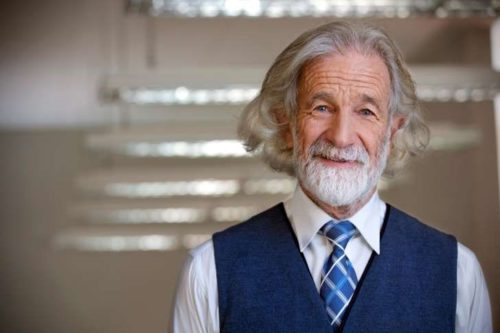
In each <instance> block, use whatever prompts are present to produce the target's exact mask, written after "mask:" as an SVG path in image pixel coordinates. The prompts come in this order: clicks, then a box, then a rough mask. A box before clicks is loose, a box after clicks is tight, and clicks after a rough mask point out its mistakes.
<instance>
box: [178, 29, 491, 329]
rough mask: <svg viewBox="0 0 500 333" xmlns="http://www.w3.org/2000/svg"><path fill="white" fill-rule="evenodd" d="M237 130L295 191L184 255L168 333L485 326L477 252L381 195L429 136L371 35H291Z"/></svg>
mask: <svg viewBox="0 0 500 333" xmlns="http://www.w3.org/2000/svg"><path fill="white" fill-rule="evenodd" d="M239 133H240V135H241V136H242V138H243V139H244V141H245V143H246V145H247V147H248V149H249V150H250V151H258V152H260V153H261V154H262V156H263V158H264V160H265V161H266V162H267V163H268V164H269V165H270V166H271V167H272V168H274V169H276V170H279V171H285V172H288V173H290V174H293V175H295V176H296V177H297V179H298V186H297V189H296V191H295V193H294V194H293V195H292V197H291V198H290V199H289V200H287V201H286V202H284V203H280V204H278V205H276V206H274V207H273V208H271V209H269V210H267V211H265V212H262V213H260V214H258V215H257V216H254V217H252V218H251V219H249V220H248V221H246V222H244V223H241V224H239V225H236V226H234V227H231V228H229V229H227V230H225V231H222V232H220V233H216V234H215V235H214V236H213V237H212V240H210V241H208V242H206V243H204V244H203V245H201V246H199V247H198V248H196V249H194V250H193V251H191V253H190V256H189V259H188V260H187V262H186V265H185V268H184V272H183V275H182V277H181V280H180V284H179V289H178V293H177V299H176V305H175V309H174V316H173V330H174V331H175V332H191V333H192V332H238V333H241V332H252V333H255V332H300V333H303V332H315V333H317V332H332V331H333V332H340V331H343V332H453V331H456V332H491V331H492V326H491V312H490V304H489V299H488V292H487V289H486V285H485V281H484V278H483V275H482V272H481V268H480V266H479V263H478V262H477V260H476V257H475V256H474V254H473V253H472V252H471V251H470V250H468V249H467V248H465V247H464V246H463V245H461V244H459V243H457V241H456V239H455V238H454V237H452V236H450V235H446V234H444V233H441V232H439V231H437V230H435V229H432V228H430V227H428V226H426V225H424V224H422V223H421V222H419V221H417V220H416V219H415V218H413V217H411V216H409V215H407V214H405V213H404V212H402V211H400V210H398V209H396V208H394V207H392V206H390V205H389V204H386V203H384V202H382V201H381V199H380V198H379V196H378V194H377V182H378V181H379V179H380V177H381V176H382V174H383V173H384V171H385V172H386V173H387V172H389V173H392V172H394V171H395V170H396V169H397V168H399V167H401V166H402V163H403V161H404V160H405V159H406V157H408V156H412V155H417V154H419V153H420V152H421V151H422V150H423V149H424V148H425V146H426V144H427V141H428V139H427V137H428V130H427V127H426V126H425V124H424V123H423V122H422V120H421V117H420V113H419V109H418V104H417V98H416V96H415V87H414V84H413V82H412V79H411V76H410V74H409V72H408V70H407V67H406V65H405V63H404V61H403V59H402V56H401V54H400V52H399V51H398V49H397V47H396V46H395V45H394V44H393V42H392V41H391V40H390V39H389V37H388V36H387V35H386V34H385V33H384V32H382V31H381V30H380V29H377V28H373V27H368V26H364V25H355V24H350V23H342V22H336V23H330V24H326V25H323V26H320V27H318V28H316V29H313V30H310V31H307V32H305V33H304V34H303V35H301V36H300V37H298V38H297V39H296V40H295V41H293V42H292V43H291V44H290V45H289V46H288V47H287V48H286V49H285V50H284V51H283V52H282V53H281V54H280V55H279V56H278V57H277V59H276V60H275V62H274V64H273V65H272V66H271V68H270V69H269V71H268V73H267V75H266V78H265V80H264V83H263V84H262V89H261V91H260V94H259V95H258V96H257V97H256V98H255V99H254V100H253V101H252V102H251V103H250V104H249V105H248V106H247V108H246V109H245V112H244V114H243V116H242V119H241V123H240V128H239Z"/></svg>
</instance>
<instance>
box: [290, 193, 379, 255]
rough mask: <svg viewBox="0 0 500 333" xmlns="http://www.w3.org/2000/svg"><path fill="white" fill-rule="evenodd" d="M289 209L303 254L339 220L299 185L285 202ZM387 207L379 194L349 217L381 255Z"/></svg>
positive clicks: (374, 249)
mask: <svg viewBox="0 0 500 333" xmlns="http://www.w3.org/2000/svg"><path fill="white" fill-rule="evenodd" d="M285 209H286V212H287V215H288V218H289V219H290V222H291V224H292V228H293V230H294V232H295V235H296V237H297V240H298V242H299V247H300V251H301V252H303V251H304V250H305V249H306V248H307V247H308V246H309V243H310V242H311V240H312V239H313V237H314V236H315V235H316V234H317V233H318V231H319V230H320V229H321V227H322V226H323V225H324V224H325V223H326V222H328V221H330V220H333V221H338V220H336V219H334V218H332V217H331V216H330V215H328V214H327V213H326V212H325V211H323V210H322V209H321V208H319V207H318V206H317V205H316V204H315V203H314V202H312V201H311V199H309V197H308V196H307V195H306V194H305V193H304V191H302V189H301V187H300V186H299V185H297V188H296V189H295V192H294V193H293V195H292V196H291V197H290V198H289V199H288V200H287V201H286V202H285ZM385 210H386V205H385V203H384V202H383V201H382V200H381V199H380V197H379V196H378V193H377V192H375V193H374V194H373V196H372V197H371V198H370V200H369V201H368V202H367V203H366V204H365V205H364V206H363V207H362V208H361V209H360V210H358V211H357V212H356V214H354V215H353V216H351V217H349V218H347V219H346V220H349V221H350V222H352V224H354V226H355V227H356V228H357V229H358V231H359V233H360V234H361V236H362V237H363V238H364V240H365V241H366V242H367V243H368V245H369V246H370V247H371V248H372V250H373V251H375V252H376V253H377V254H380V230H381V228H382V223H383V221H384V215H385Z"/></svg>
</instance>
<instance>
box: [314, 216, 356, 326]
mask: <svg viewBox="0 0 500 333" xmlns="http://www.w3.org/2000/svg"><path fill="white" fill-rule="evenodd" d="M357 232H358V231H357V229H356V227H355V226H354V225H353V224H352V223H351V222H349V221H340V222H338V223H334V222H333V221H330V222H328V223H326V224H325V225H324V226H323V227H322V228H321V231H320V234H322V235H324V236H325V237H327V238H328V240H329V241H330V242H331V243H332V245H333V251H332V253H331V254H330V256H329V257H328V259H327V261H326V262H325V265H324V266H323V271H322V273H321V285H320V295H321V298H322V299H323V301H324V302H325V306H326V312H327V313H328V316H329V318H330V324H331V325H332V326H333V327H334V332H335V331H336V330H337V329H338V328H339V327H340V325H341V323H342V317H343V315H344V313H345V309H346V308H347V306H348V305H349V302H350V300H351V297H352V295H353V293H354V290H355V289H356V284H357V283H358V279H357V277H356V272H355V271H354V268H353V267H352V264H351V262H350V261H349V259H348V258H347V256H346V255H345V252H344V249H345V247H346V246H347V242H349V240H350V239H351V238H352V236H354V235H355V234H357Z"/></svg>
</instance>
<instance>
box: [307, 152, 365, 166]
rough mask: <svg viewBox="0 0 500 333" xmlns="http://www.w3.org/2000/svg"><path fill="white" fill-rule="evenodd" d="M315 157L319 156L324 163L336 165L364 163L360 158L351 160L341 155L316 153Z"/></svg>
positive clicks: (358, 164)
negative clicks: (333, 155)
mask: <svg viewBox="0 0 500 333" xmlns="http://www.w3.org/2000/svg"><path fill="white" fill-rule="evenodd" d="M314 157H315V158H318V159H319V160H320V161H321V162H323V163H324V164H327V165H330V166H334V167H357V166H360V165H362V164H363V163H361V162H360V161H358V160H349V159H344V158H339V157H329V156H325V155H316V156H314Z"/></svg>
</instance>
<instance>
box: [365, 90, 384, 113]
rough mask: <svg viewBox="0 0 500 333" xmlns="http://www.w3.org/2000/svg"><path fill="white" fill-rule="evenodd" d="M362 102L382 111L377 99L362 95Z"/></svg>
mask: <svg viewBox="0 0 500 333" xmlns="http://www.w3.org/2000/svg"><path fill="white" fill-rule="evenodd" d="M361 100H362V101H363V103H368V104H373V105H374V106H375V107H376V108H377V109H378V110H382V109H381V108H380V105H379V103H378V101H377V99H376V98H373V97H372V96H369V95H367V94H361Z"/></svg>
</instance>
